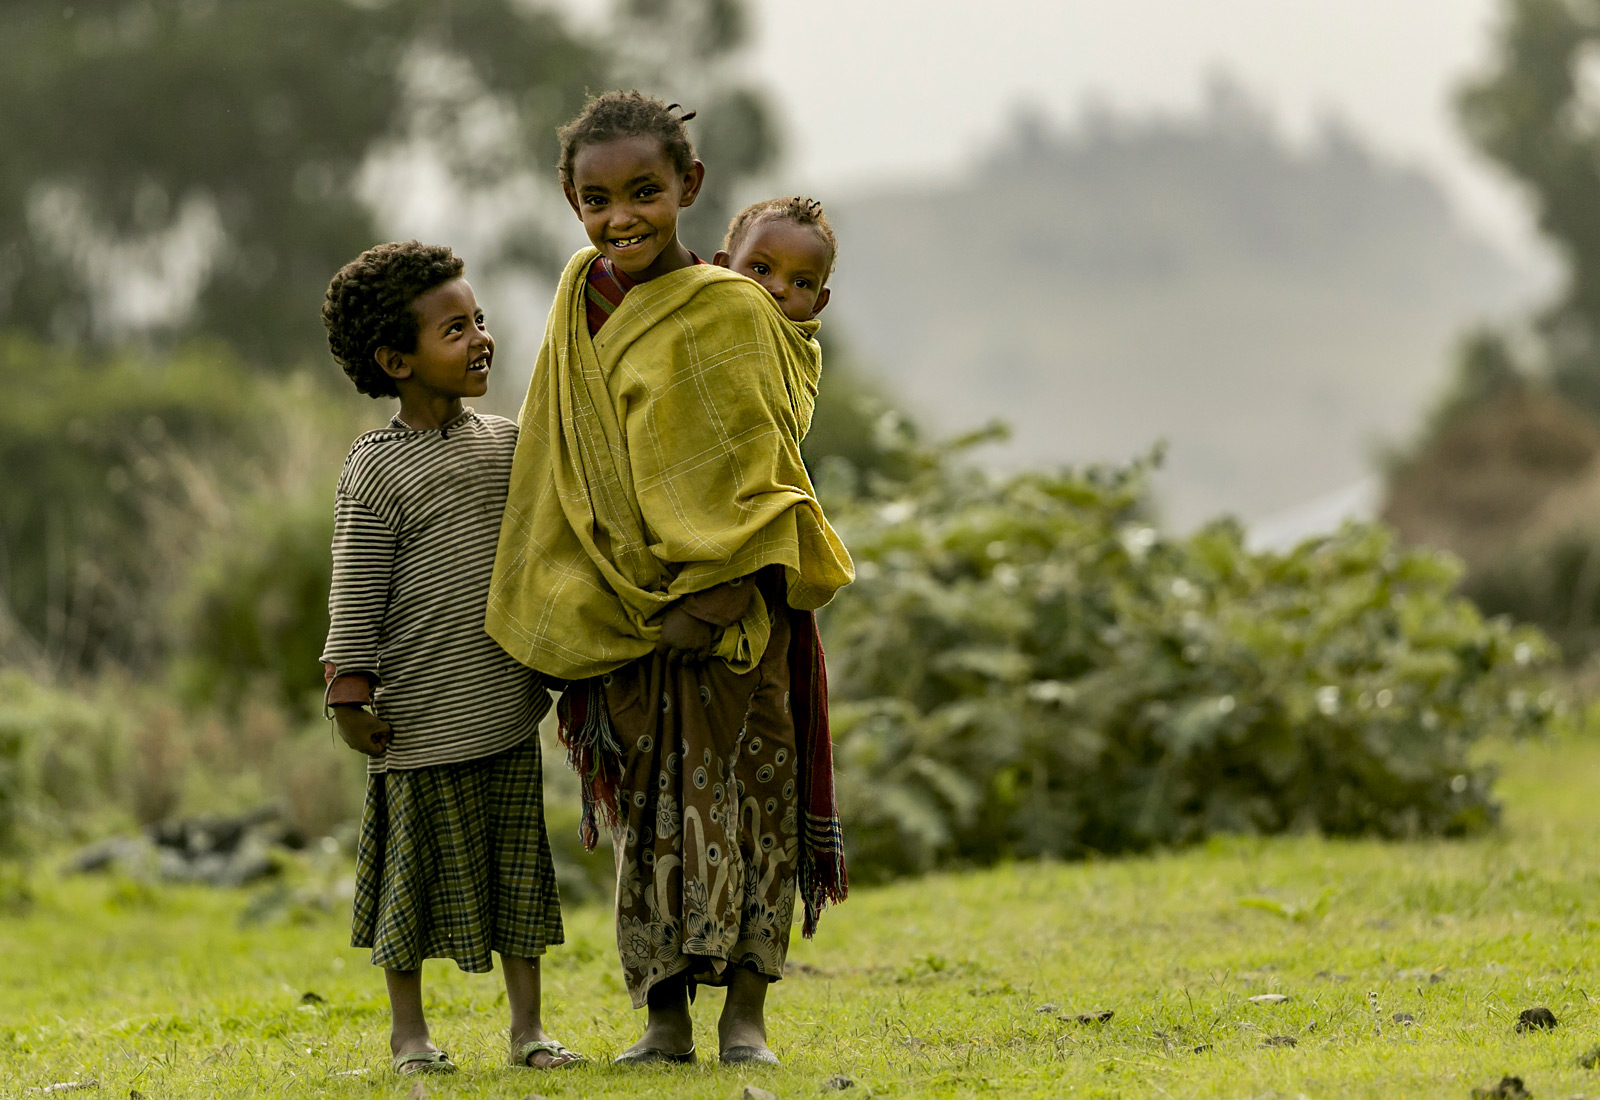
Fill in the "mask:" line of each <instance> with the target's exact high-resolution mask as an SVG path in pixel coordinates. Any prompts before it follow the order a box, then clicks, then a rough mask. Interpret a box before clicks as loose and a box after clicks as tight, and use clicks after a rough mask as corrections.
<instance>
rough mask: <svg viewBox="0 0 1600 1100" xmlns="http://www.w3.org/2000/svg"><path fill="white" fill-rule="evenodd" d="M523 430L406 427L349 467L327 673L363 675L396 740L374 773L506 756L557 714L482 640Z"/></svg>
mask: <svg viewBox="0 0 1600 1100" xmlns="http://www.w3.org/2000/svg"><path fill="white" fill-rule="evenodd" d="M516 442H517V426H516V425H515V424H513V423H512V422H511V421H509V420H506V419H505V418H504V417H499V416H480V415H478V414H477V413H475V412H473V411H472V410H471V409H466V410H464V411H463V412H462V414H461V416H459V417H457V418H456V419H455V420H453V421H451V422H450V423H449V424H447V425H445V426H444V428H443V429H441V430H437V431H414V430H412V429H410V428H406V427H404V426H403V425H401V424H399V423H398V422H395V423H391V425H390V426H389V427H387V428H382V429H379V430H378V431H373V432H367V433H366V434H365V435H363V436H361V437H360V438H359V439H357V440H356V441H355V443H354V445H353V446H351V448H350V454H349V455H348V457H346V458H345V463H344V472H343V473H342V474H341V475H340V477H339V488H338V496H337V501H336V504H335V510H334V535H333V585H332V589H331V591H330V593H329V597H328V610H329V618H330V624H329V629H328V644H327V647H326V650H325V651H324V653H323V657H322V660H323V663H324V665H325V666H327V668H328V674H329V678H330V680H332V681H334V684H335V685H337V684H343V683H347V682H348V681H346V680H343V679H339V678H341V677H345V676H348V675H350V674H364V675H365V676H366V677H368V678H370V679H371V680H372V682H373V683H374V684H375V685H376V687H375V690H374V691H373V693H372V704H373V709H374V711H376V713H377V714H378V715H379V716H380V717H381V718H383V719H384V720H385V721H387V722H388V723H389V724H390V726H391V727H392V728H393V731H394V739H393V741H392V742H391V743H390V746H389V749H388V751H387V752H385V753H384V754H383V755H382V756H376V757H373V758H372V760H371V762H370V764H369V770H371V771H374V772H382V771H386V770H389V769H391V768H392V769H395V770H405V769H410V768H423V767H431V766H433V765H436V764H451V763H456V762H459V761H462V760H472V759H475V758H477V757H481V756H488V755H491V754H493V753H497V752H500V751H502V750H504V749H507V748H510V747H511V746H513V745H516V744H518V743H520V742H521V741H522V740H523V739H524V738H526V737H528V736H529V735H530V734H532V733H534V732H535V730H537V728H538V724H539V720H540V719H541V718H543V717H544V715H545V713H546V712H547V711H548V710H549V709H550V696H549V694H548V693H547V692H546V691H545V689H544V686H543V683H544V682H543V680H542V679H541V678H540V677H539V675H538V674H537V673H535V672H534V671H532V670H531V669H529V668H527V667H525V666H524V665H522V664H520V663H518V661H517V660H516V659H515V658H513V657H511V656H510V655H509V654H507V653H506V652H505V650H503V649H501V648H500V646H499V645H497V644H496V643H495V641H494V639H493V638H491V637H489V635H488V634H487V633H486V632H485V631H484V628H483V620H484V610H485V608H486V606H487V603H488V598H489V578H490V574H491V573H492V572H493V570H494V555H495V545H496V543H497V541H498V539H499V536H500V516H501V513H502V512H503V511H504V510H505V502H506V487H507V485H508V483H509V481H510V477H511V456H512V453H513V452H514V451H515V449H516Z"/></svg>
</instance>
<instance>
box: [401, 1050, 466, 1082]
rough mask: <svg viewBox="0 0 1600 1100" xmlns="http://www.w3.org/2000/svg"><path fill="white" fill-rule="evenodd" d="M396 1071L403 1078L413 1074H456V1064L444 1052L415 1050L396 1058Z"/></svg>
mask: <svg viewBox="0 0 1600 1100" xmlns="http://www.w3.org/2000/svg"><path fill="white" fill-rule="evenodd" d="M408 1067H409V1068H408ZM394 1071H395V1072H396V1073H398V1074H400V1075H401V1076H402V1077H409V1076H411V1075H412V1074H413V1073H429V1074H445V1073H454V1072H455V1071H456V1064H455V1063H454V1062H452V1061H451V1060H450V1055H448V1054H446V1053H445V1052H444V1051H442V1050H413V1051H411V1052H410V1053H408V1054H396V1055H395V1056H394Z"/></svg>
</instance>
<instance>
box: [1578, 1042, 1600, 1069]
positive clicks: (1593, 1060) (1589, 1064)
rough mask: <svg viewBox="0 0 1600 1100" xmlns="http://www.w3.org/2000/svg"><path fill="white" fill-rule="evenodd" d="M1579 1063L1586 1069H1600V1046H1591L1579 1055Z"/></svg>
mask: <svg viewBox="0 0 1600 1100" xmlns="http://www.w3.org/2000/svg"><path fill="white" fill-rule="evenodd" d="M1578 1065H1580V1066H1582V1067H1583V1068H1584V1069H1600V1047H1590V1048H1589V1049H1588V1050H1586V1051H1584V1052H1583V1053H1582V1054H1580V1055H1578Z"/></svg>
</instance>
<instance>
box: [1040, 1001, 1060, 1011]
mask: <svg viewBox="0 0 1600 1100" xmlns="http://www.w3.org/2000/svg"><path fill="white" fill-rule="evenodd" d="M1034 1011H1035V1012H1060V1011H1061V1006H1060V1005H1058V1004H1056V1003H1055V1002H1054V1001H1046V1002H1045V1003H1044V1004H1042V1005H1040V1006H1039V1007H1038V1008H1036V1009H1034Z"/></svg>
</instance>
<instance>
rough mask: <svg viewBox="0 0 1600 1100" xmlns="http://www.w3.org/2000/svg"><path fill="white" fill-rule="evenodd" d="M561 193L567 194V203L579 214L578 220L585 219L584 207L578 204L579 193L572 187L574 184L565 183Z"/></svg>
mask: <svg viewBox="0 0 1600 1100" xmlns="http://www.w3.org/2000/svg"><path fill="white" fill-rule="evenodd" d="M561 193H562V194H564V195H566V196H567V205H568V206H570V207H572V212H573V213H574V214H576V215H578V220H579V221H580V222H581V221H582V220H583V208H582V207H581V206H579V205H578V193H577V192H576V191H574V190H573V189H572V184H570V183H563V184H562V185H561Z"/></svg>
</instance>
